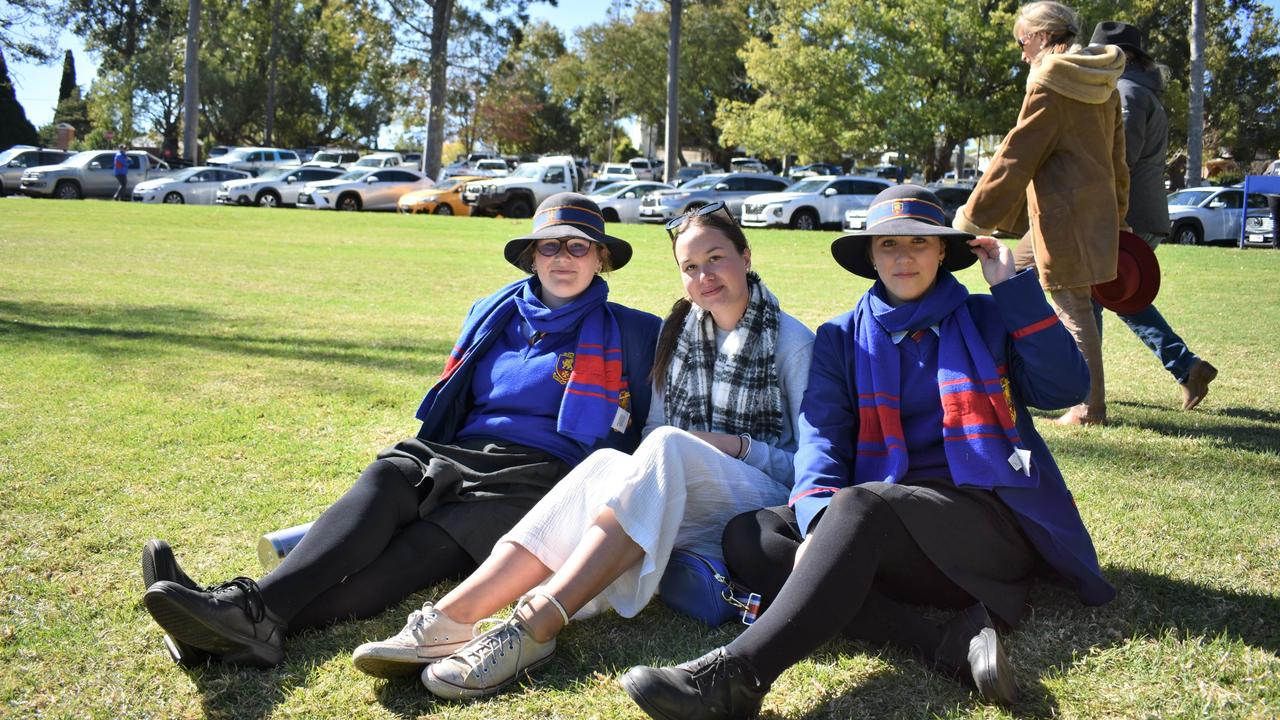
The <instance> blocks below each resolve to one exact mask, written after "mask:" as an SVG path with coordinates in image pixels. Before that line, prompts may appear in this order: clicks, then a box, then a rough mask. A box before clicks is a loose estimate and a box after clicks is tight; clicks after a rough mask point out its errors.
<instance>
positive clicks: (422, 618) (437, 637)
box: [351, 601, 485, 678]
mask: <svg viewBox="0 0 1280 720" xmlns="http://www.w3.org/2000/svg"><path fill="white" fill-rule="evenodd" d="M483 622H485V621H484V620H481V621H480V623H483ZM480 623H460V622H455V621H454V620H453V619H452V618H450V617H449V616H448V615H445V614H444V613H442V612H440V611H439V610H437V609H436V608H435V605H434V604H433V603H432V602H430V601H427V602H425V603H423V604H422V609H421V610H414V611H413V612H412V613H410V614H409V619H408V621H407V622H405V624H404V628H403V629H401V630H400V632H398V633H396V634H395V635H394V636H392V637H389V638H387V639H386V640H383V641H381V642H367V643H365V644H363V645H361V646H360V647H358V648H356V649H355V652H353V653H351V661H352V662H353V663H354V664H355V666H356V669H357V670H360V671H361V672H364V673H368V674H369V675H372V676H374V677H380V678H391V677H400V676H404V675H410V674H413V673H415V672H418V671H420V670H421V669H422V666H423V665H426V664H427V663H430V662H433V661H436V660H439V659H440V658H443V657H448V656H449V655H450V654H452V653H453V652H454V651H455V650H458V649H460V648H461V647H463V646H464V645H466V644H467V643H468V642H470V641H471V639H472V638H474V637H475V628H476V626H477V625H479V624H480Z"/></svg>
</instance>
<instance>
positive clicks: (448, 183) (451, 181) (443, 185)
mask: <svg viewBox="0 0 1280 720" xmlns="http://www.w3.org/2000/svg"><path fill="white" fill-rule="evenodd" d="M461 182H462V181H461V180H459V179H458V178H456V177H451V178H447V179H445V180H442V181H440V182H438V183H436V186H435V189H436V190H452V189H454V188H455V187H457V186H458V184H459V183H461Z"/></svg>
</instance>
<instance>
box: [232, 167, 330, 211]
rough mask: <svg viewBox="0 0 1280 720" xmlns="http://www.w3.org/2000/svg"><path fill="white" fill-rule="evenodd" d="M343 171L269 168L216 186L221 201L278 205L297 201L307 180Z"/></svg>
mask: <svg viewBox="0 0 1280 720" xmlns="http://www.w3.org/2000/svg"><path fill="white" fill-rule="evenodd" d="M344 172H346V171H345V170H343V169H342V168H330V167H313V166H311V165H303V166H302V167H296V166H290V167H282V168H276V169H274V170H268V171H266V172H264V173H262V174H261V175H259V176H258V177H256V178H247V179H245V180H232V181H231V182H225V183H223V184H222V187H220V188H218V195H217V201H218V202H219V203H221V204H224V205H258V206H259V207H280V206H282V205H296V204H297V203H298V193H300V192H302V188H303V187H304V186H305V185H306V184H307V183H312V182H320V181H321V180H332V179H334V178H336V177H338V176H339V175H341V174H343V173H344Z"/></svg>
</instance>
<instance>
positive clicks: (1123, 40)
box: [1089, 20, 1151, 60]
mask: <svg viewBox="0 0 1280 720" xmlns="http://www.w3.org/2000/svg"><path fill="white" fill-rule="evenodd" d="M1089 44H1090V45H1115V46H1117V47H1119V48H1120V49H1121V50H1132V51H1133V52H1134V53H1136V54H1137V55H1138V56H1139V57H1141V58H1143V59H1145V60H1150V59H1151V56H1150V55H1148V54H1147V51H1146V50H1144V49H1143V48H1142V44H1143V43H1142V31H1140V30H1138V28H1136V27H1134V26H1132V25H1130V24H1128V23H1122V22H1119V21H1117V20H1103V21H1102V22H1100V23H1098V25H1097V27H1095V28H1094V29H1093V37H1091V38H1089Z"/></svg>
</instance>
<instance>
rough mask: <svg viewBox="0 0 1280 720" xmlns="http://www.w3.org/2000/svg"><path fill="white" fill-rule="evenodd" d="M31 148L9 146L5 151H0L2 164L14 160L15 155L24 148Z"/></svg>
mask: <svg viewBox="0 0 1280 720" xmlns="http://www.w3.org/2000/svg"><path fill="white" fill-rule="evenodd" d="M30 149H31V148H22V147H16V148H9V149H8V150H5V151H4V152H0V165H7V164H8V163H9V161H10V160H12V159H13V158H14V156H16V155H17V154H18V153H20V152H22V151H23V150H30Z"/></svg>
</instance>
